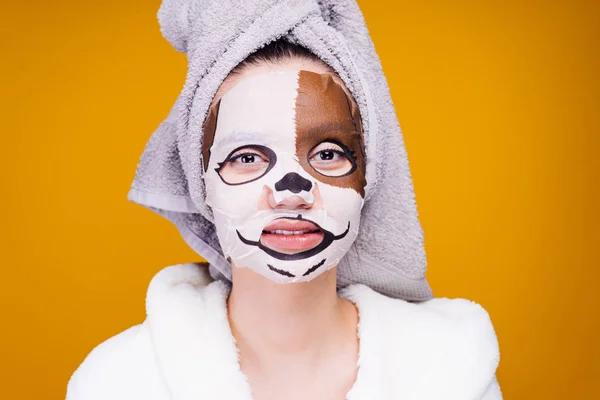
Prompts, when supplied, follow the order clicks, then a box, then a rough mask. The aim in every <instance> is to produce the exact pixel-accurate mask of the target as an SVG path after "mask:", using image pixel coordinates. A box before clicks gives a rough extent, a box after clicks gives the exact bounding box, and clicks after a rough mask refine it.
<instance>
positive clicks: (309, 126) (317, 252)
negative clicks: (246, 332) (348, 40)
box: [203, 70, 366, 283]
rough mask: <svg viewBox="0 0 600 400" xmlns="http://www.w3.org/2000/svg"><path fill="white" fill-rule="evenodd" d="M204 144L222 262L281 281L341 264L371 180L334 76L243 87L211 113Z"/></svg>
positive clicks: (299, 74) (355, 123)
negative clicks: (368, 182)
mask: <svg viewBox="0 0 600 400" xmlns="http://www.w3.org/2000/svg"><path fill="white" fill-rule="evenodd" d="M204 142H205V143H204V145H203V158H204V167H205V169H206V173H205V177H204V179H205V184H206V192H207V198H206V202H207V204H208V205H209V206H210V207H211V208H212V210H213V214H214V222H215V226H216V229H217V236H218V237H219V242H220V244H221V247H222V249H223V253H224V255H225V257H227V258H228V259H230V260H233V261H234V262H235V264H236V265H237V266H238V267H247V268H250V269H252V270H254V271H255V272H257V273H259V274H261V275H263V276H265V277H267V278H269V279H271V280H272V281H275V282H278V283H288V282H304V281H309V280H311V279H314V278H315V277H317V276H318V275H320V274H322V273H323V272H325V271H326V270H328V269H330V268H332V267H334V266H336V265H337V264H338V263H339V261H340V260H341V259H342V257H343V256H344V255H345V254H346V252H347V251H348V249H349V248H350V246H351V244H352V243H353V242H354V240H355V239H356V236H357V234H358V227H359V223H360V211H361V208H362V206H363V203H364V199H363V198H364V188H365V185H366V180H365V159H364V153H363V149H362V128H361V123H360V115H359V112H358V109H357V106H356V104H355V103H354V102H353V101H352V100H351V99H350V98H349V97H348V95H347V94H346V92H345V91H344V89H343V88H342V87H341V86H340V85H339V84H338V83H336V82H335V81H334V80H333V78H332V77H331V75H329V74H317V73H314V72H309V71H304V70H301V71H295V70H293V71H281V72H267V73H261V74H259V75H255V76H250V77H248V78H245V79H243V80H242V81H240V82H239V83H237V84H236V85H235V86H234V87H233V88H232V89H231V90H230V91H229V92H227V93H226V94H225V96H223V98H222V99H221V100H220V101H219V102H218V103H216V104H215V105H214V106H213V107H212V108H211V110H210V113H209V116H208V118H207V120H206V122H205V125H204Z"/></svg>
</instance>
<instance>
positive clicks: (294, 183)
mask: <svg viewBox="0 0 600 400" xmlns="http://www.w3.org/2000/svg"><path fill="white" fill-rule="evenodd" d="M310 189H312V183H311V182H310V181H309V180H308V179H304V178H303V177H301V176H300V175H298V174H297V173H295V172H289V173H287V174H285V176H284V177H283V178H281V180H280V181H279V182H277V183H276V184H275V190H277V191H278V192H282V191H284V190H289V191H290V192H292V193H300V192H301V191H303V190H304V191H307V192H310Z"/></svg>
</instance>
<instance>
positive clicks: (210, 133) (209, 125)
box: [202, 100, 221, 172]
mask: <svg viewBox="0 0 600 400" xmlns="http://www.w3.org/2000/svg"><path fill="white" fill-rule="evenodd" d="M219 107H221V100H219V101H217V102H216V103H214V104H213V105H212V106H211V107H210V110H208V116H207V117H206V119H205V120H204V126H203V127H202V160H203V164H204V172H206V170H207V169H208V161H209V159H210V148H211V147H212V145H213V142H214V141H215V132H216V130H217V118H218V117H219Z"/></svg>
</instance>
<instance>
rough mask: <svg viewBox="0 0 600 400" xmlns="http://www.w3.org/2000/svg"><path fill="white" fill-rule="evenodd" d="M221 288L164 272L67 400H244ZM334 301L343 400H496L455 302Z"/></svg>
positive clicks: (80, 372) (484, 334) (463, 311)
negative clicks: (338, 305) (354, 354)
mask: <svg viewBox="0 0 600 400" xmlns="http://www.w3.org/2000/svg"><path fill="white" fill-rule="evenodd" d="M228 293H229V287H228V286H227V285H226V284H224V283H222V282H220V281H216V282H211V280H210V277H209V276H208V274H207V272H206V269H205V268H204V267H202V266H199V265H196V264H185V265H178V266H173V267H169V268H166V269H164V270H162V271H161V272H159V273H158V274H157V275H156V276H155V277H154V279H153V280H152V282H151V283H150V287H149V289H148V294H147V297H146V312H147V318H146V320H145V321H144V323H142V324H141V325H137V326H134V327H132V328H130V329H128V330H126V331H124V332H122V333H120V334H119V335H116V336H114V337H113V338H111V339H108V340H107V341H105V342H104V343H102V344H101V345H99V346H98V347H96V348H95V349H94V350H93V351H92V352H91V353H90V354H89V355H88V357H87V358H86V359H85V361H84V362H83V363H82V364H81V366H80V367H79V368H78V369H77V371H76V372H75V373H74V374H73V376H72V377H71V380H70V382H69V385H68V390H67V400H138V399H139V400H142V399H143V400H188V399H189V400H208V399H211V400H212V399H235V400H251V399H252V394H251V390H250V385H249V383H248V380H247V378H246V376H245V375H244V373H243V372H242V371H241V369H240V365H239V362H238V353H237V349H236V346H235V343H234V339H233V336H232V334H231V330H230V327H229V323H228V319H227V308H226V300H227V296H228ZM340 295H341V296H343V297H345V298H346V299H348V300H350V301H352V302H353V303H354V304H355V305H356V307H357V309H358V311H359V320H360V324H359V328H358V331H359V337H360V353H359V369H358V376H357V379H356V382H355V384H354V386H353V387H352V389H351V390H350V392H349V393H348V395H347V399H348V400H374V399H377V400H387V399H390V400H391V399H402V400H417V399H418V400H479V399H482V400H497V399H502V395H501V393H500V388H499V386H498V383H497V381H496V378H495V371H496V367H497V365H498V361H499V353H498V342H497V340H496V335H495V333H494V329H493V327H492V324H491V322H490V319H489V317H488V314H487V313H486V311H485V310H484V309H483V308H482V307H481V306H479V305H477V304H475V303H473V302H470V301H467V300H461V299H455V300H449V299H433V300H429V301H426V302H423V303H419V304H414V303H408V302H406V301H403V300H397V299H391V298H388V297H386V296H383V295H381V294H379V293H377V292H375V291H373V290H372V289H370V288H368V287H367V286H364V285H359V284H356V285H351V286H348V287H347V288H345V289H343V290H342V291H340Z"/></svg>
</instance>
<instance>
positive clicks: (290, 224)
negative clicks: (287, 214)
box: [263, 218, 320, 232]
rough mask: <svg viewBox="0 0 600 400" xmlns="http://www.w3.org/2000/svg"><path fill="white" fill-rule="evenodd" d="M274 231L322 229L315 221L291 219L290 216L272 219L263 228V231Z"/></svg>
mask: <svg viewBox="0 0 600 400" xmlns="http://www.w3.org/2000/svg"><path fill="white" fill-rule="evenodd" d="M265 231H266V232H274V231H288V232H299V231H320V229H319V227H318V226H317V225H315V224H314V223H313V222H310V221H307V220H303V219H290V218H279V219H276V220H274V221H271V222H270V223H268V224H267V226H265V227H264V228H263V232H265Z"/></svg>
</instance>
